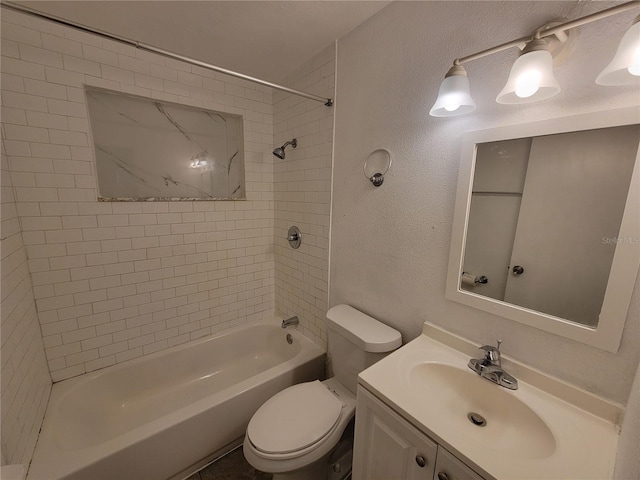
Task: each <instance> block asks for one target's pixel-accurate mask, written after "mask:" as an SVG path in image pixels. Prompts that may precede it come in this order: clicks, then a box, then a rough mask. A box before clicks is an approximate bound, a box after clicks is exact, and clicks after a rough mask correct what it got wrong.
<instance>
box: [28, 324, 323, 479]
mask: <svg viewBox="0 0 640 480" xmlns="http://www.w3.org/2000/svg"><path fill="white" fill-rule="evenodd" d="M287 334H291V335H292V337H293V342H292V343H291V344H289V343H288V341H287V338H286V337H287ZM323 373H324V351H323V350H322V349H320V348H319V347H317V346H316V345H315V344H313V342H311V341H310V340H308V339H307V338H305V337H304V336H302V335H301V334H300V333H298V332H296V331H295V330H293V329H286V330H283V329H282V328H280V326H279V325H277V324H275V323H274V322H271V324H265V323H261V324H257V325H251V326H243V327H240V328H236V329H233V330H231V331H228V332H224V333H223V334H220V335H216V336H211V337H205V338H202V339H200V340H197V341H194V342H191V343H189V344H186V345H181V346H178V347H174V348H171V349H169V350H165V351H162V352H158V353H155V354H152V355H149V356H145V357H142V358H138V359H136V360H132V361H129V362H125V363H122V364H118V365H114V366H113V367H109V368H105V369H103V370H99V371H97V372H94V373H89V374H85V375H82V376H80V377H76V378H72V379H69V380H65V381H63V382H60V383H56V384H54V386H53V389H52V392H51V398H50V400H49V405H48V406H47V412H46V415H45V418H44V422H43V425H42V430H41V432H40V436H39V438H38V443H37V444H36V449H35V453H34V456H33V461H32V462H31V466H30V468H29V472H28V476H27V479H28V480H45V479H46V480H58V479H79V480H126V479H131V480H145V479H149V480H166V479H172V480H178V479H182V478H185V477H187V476H189V474H191V473H193V472H194V471H196V470H197V469H198V468H200V467H203V466H204V465H206V464H207V463H208V462H210V461H211V460H213V459H214V458H216V457H217V456H219V455H221V454H223V453H226V452H227V451H228V450H230V449H231V448H234V447H235V446H237V445H239V444H240V443H241V442H242V437H243V436H244V432H245V430H246V427H247V424H248V423H249V419H250V418H251V416H252V415H253V413H254V412H255V411H256V410H257V409H258V408H259V407H260V406H261V405H262V404H263V403H264V402H265V401H266V400H267V399H268V398H270V397H271V396H273V395H274V394H275V393H277V392H279V391H280V390H282V389H284V388H286V387H288V386H290V385H293V384H295V383H299V382H304V381H310V380H313V379H316V378H320V377H321V376H322V375H323Z"/></svg>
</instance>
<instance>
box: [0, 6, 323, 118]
mask: <svg viewBox="0 0 640 480" xmlns="http://www.w3.org/2000/svg"><path fill="white" fill-rule="evenodd" d="M2 7H4V8H8V9H9V10H14V11H16V12H20V13H26V14H27V15H31V16H33V17H38V18H42V19H44V20H49V21H51V22H55V23H58V24H61V25H65V26H67V27H71V28H75V29H76V30H81V31H83V32H87V33H91V34H93V35H98V36H100V37H103V38H108V39H109V40H115V41H116V42H120V43H124V44H127V45H131V46H133V47H135V48H137V49H138V50H144V51H147V52H152V53H157V54H158V55H162V56H164V57H167V58H171V59H174V60H180V61H183V62H186V63H190V64H191V65H196V66H198V67H202V68H205V69H207V70H213V71H214V72H219V73H223V74H225V75H229V76H231V77H236V78H241V79H243V80H247V81H249V82H253V83H257V84H259V85H264V86H265V87H271V88H274V89H276V90H281V91H283V92H287V93H290V94H292V95H297V96H299V97H304V98H308V99H309V100H315V101H316V102H321V103H323V104H324V105H326V106H327V107H330V106H332V105H333V99H331V98H325V97H321V96H319V95H314V94H312V93H308V92H303V91H302V90H296V89H295V88H289V87H285V86H283V85H278V84H277V83H271V82H267V81H266V80H261V79H259V78H255V77H251V76H249V75H245V74H244V73H239V72H234V71H233V70H228V69H226V68H223V67H218V66H217V65H212V64H210V63H206V62H202V61H200V60H196V59H194V58H190V57H185V56H184V55H180V54H178V53H173V52H170V51H168V50H163V49H161V48H157V47H154V46H152V45H147V44H145V43H142V42H138V41H137V40H131V39H129V38H126V37H121V36H119V35H114V34H112V33H108V32H103V31H101V30H97V29H95V28H92V27H88V26H86V25H82V24H80V23H76V22H72V21H70V20H66V19H64V18H60V17H56V16H54V15H49V14H48V13H44V12H40V11H38V10H35V9H32V8H29V7H26V6H23V5H19V4H17V3H13V2H4V1H3V2H2Z"/></svg>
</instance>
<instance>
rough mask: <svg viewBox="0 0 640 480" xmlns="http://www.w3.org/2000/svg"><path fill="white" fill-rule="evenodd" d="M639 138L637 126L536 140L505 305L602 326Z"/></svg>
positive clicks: (524, 192) (524, 191)
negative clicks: (602, 316)
mask: <svg viewBox="0 0 640 480" xmlns="http://www.w3.org/2000/svg"><path fill="white" fill-rule="evenodd" d="M639 136H640V127H638V126H637V125H631V126H624V127H617V128H607V129H601V130H591V131H583V132H573V133H567V134H558V135H548V136H544V137H536V138H534V139H533V142H532V144H531V152H530V156H529V163H528V168H527V175H526V180H525V185H524V190H523V194H522V203H521V206H520V215H519V220H518V225H517V228H516V235H515V238H514V245H513V251H512V255H511V262H510V265H509V275H508V279H507V285H506V289H505V297H504V300H505V301H506V302H508V303H512V304H516V305H520V306H523V307H526V308H530V309H532V310H536V311H539V312H545V313H548V314H550V315H554V316H557V317H560V318H565V319H568V320H571V321H577V322H579V323H582V324H585V325H588V326H592V327H595V326H597V323H598V316H599V314H600V308H601V306H602V301H603V298H604V294H605V290H606V286H607V281H608V278H609V271H610V269H611V262H612V260H613V254H614V252H615V246H616V238H617V235H618V231H619V228H620V222H621V219H622V214H623V211H624V207H625V202H626V198H627V193H628V190H629V179H630V178H631V172H632V170H633V166H634V161H635V157H636V153H637V151H638V138H639ZM585 259H587V260H585ZM515 267H521V270H522V272H521V273H518V272H520V269H517V268H515ZM514 268H515V270H516V271H515V272H514Z"/></svg>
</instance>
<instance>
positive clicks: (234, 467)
mask: <svg viewBox="0 0 640 480" xmlns="http://www.w3.org/2000/svg"><path fill="white" fill-rule="evenodd" d="M272 478H273V475H271V474H269V473H263V472H259V471H257V470H255V469H254V468H253V467H252V466H251V465H249V464H248V463H247V461H246V460H245V459H244V455H243V454H242V448H237V449H236V450H234V451H233V452H231V453H230V454H229V455H226V456H225V457H222V458H221V459H220V460H218V461H217V462H215V463H212V464H211V465H209V466H208V467H205V468H204V469H202V470H200V480H271V479H272ZM188 480H192V479H191V478H189V479H188ZM194 480H198V479H194Z"/></svg>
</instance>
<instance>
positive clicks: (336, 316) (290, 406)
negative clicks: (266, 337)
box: [243, 305, 402, 480]
mask: <svg viewBox="0 0 640 480" xmlns="http://www.w3.org/2000/svg"><path fill="white" fill-rule="evenodd" d="M326 326H327V339H328V357H329V373H331V370H333V375H334V376H333V377H332V378H329V379H328V380H325V381H324V382H320V381H317V380H316V381H314V382H307V383H301V384H298V385H294V386H292V387H289V388H287V389H286V390H283V391H281V392H280V393H278V394H276V395H274V396H273V397H271V398H270V399H269V400H267V401H266V402H265V403H264V404H263V405H262V406H261V407H260V408H259V409H258V411H257V412H256V413H255V414H254V415H253V417H252V418H251V421H250V422H249V426H248V427H247V433H246V435H245V437H244V446H243V450H244V456H245V458H246V459H247V461H248V462H249V463H250V464H251V465H252V466H253V467H254V468H256V469H257V470H260V471H263V472H269V473H273V474H274V475H273V480H284V479H287V480H294V479H295V480H298V479H299V480H303V479H304V480H316V479H323V480H324V479H333V478H336V479H339V478H344V476H345V475H346V473H348V472H349V471H350V469H351V446H352V442H353V425H352V424H353V422H352V419H353V418H354V414H355V409H356V387H357V384H358V373H360V372H361V371H362V370H364V369H365V368H367V367H369V366H370V365H373V364H374V363H375V362H377V361H378V360H380V359H382V358H383V357H384V356H386V355H388V354H389V353H390V352H392V351H393V350H395V349H396V348H398V347H399V346H400V345H401V344H402V338H401V336H400V332H398V331H397V330H394V329H393V328H391V327H388V326H386V325H384V324H382V323H380V322H378V321H377V320H375V319H374V318H372V317H370V316H368V315H365V314H364V313H362V312H360V311H358V310H356V309H355V308H353V307H350V306H349V305H337V306H335V307H333V308H331V309H330V310H329V311H328V312H327V319H326ZM347 427H349V428H347Z"/></svg>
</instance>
